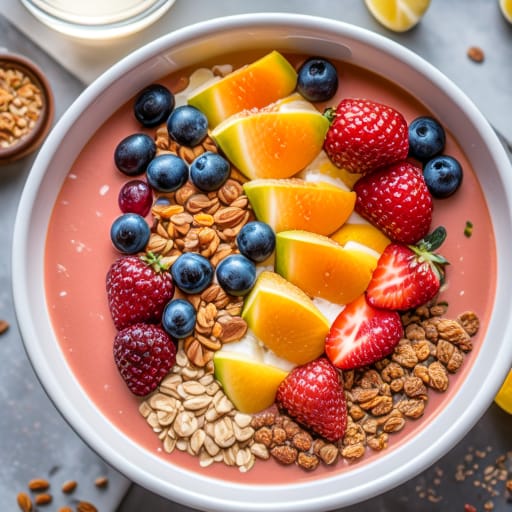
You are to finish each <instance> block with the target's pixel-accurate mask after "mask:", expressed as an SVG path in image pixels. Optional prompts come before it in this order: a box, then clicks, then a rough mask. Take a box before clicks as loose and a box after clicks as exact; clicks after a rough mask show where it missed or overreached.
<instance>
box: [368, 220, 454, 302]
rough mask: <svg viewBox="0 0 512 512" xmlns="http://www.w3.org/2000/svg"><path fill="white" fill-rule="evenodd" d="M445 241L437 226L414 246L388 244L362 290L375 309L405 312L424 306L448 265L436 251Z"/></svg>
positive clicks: (432, 295) (444, 236) (438, 286)
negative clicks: (365, 287) (364, 288)
mask: <svg viewBox="0 0 512 512" xmlns="http://www.w3.org/2000/svg"><path fill="white" fill-rule="evenodd" d="M445 238H446V230H445V229H444V228H443V227H439V228H437V229H436V230H434V231H433V232H432V233H431V234H430V235H429V236H427V237H426V238H425V239H423V240H421V241H420V242H419V243H418V245H416V246H406V245H402V244H394V243H391V244H389V245H388V246H387V247H386V248H385V249H384V251H383V253H382V254H381V256H380V258H379V261H378V262H377V267H376V268H375V270H374V272H373V274H372V278H371V280H370V284H369V285H368V288H367V290H366V294H367V298H368V302H369V303H370V304H372V305H373V306H375V307H379V308H387V309H396V310H406V309H411V308H415V307H417V306H420V305H421V304H425V303H426V302H428V301H429V300H431V299H432V298H433V297H434V296H435V295H436V294H437V293H438V291H439V288H440V287H441V282H442V281H443V280H444V267H445V265H446V264H447V263H448V262H447V261H446V259H445V258H444V257H443V256H441V255H440V254H436V253H434V252H433V251H434V250H435V249H437V248H438V247H439V246H440V245H441V244H442V243H443V241H444V239H445Z"/></svg>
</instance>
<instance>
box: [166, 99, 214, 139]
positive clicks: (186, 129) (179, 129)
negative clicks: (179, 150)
mask: <svg viewBox="0 0 512 512" xmlns="http://www.w3.org/2000/svg"><path fill="white" fill-rule="evenodd" d="M167 131H168V132H169V136H170V137H171V138H172V139H174V140H175V141H176V142H177V143H178V144H182V145H183V146H188V147H193V146H197V144H199V143H200V142H201V141H202V140H203V139H204V138H205V137H206V135H207V133H208V119H207V118H206V116H205V115H204V114H203V113H202V112H201V111H200V110H198V109H197V108H195V107H192V106H190V105H183V106H181V107H178V108H176V109H174V110H173V112H172V113H171V115H170V116H169V118H168V119H167Z"/></svg>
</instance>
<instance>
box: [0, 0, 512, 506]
mask: <svg viewBox="0 0 512 512" xmlns="http://www.w3.org/2000/svg"><path fill="white" fill-rule="evenodd" d="M256 11H281V12H300V13H306V14H312V15H319V16H327V17H331V18H334V19H339V20H343V21H347V22H350V23H354V24H356V25H359V26H363V27H365V28H368V29H370V30H374V31H376V32H378V33H381V34H383V35H385V36H387V37H390V38H391V39H394V40H395V41H398V42H399V43H401V44H404V45H405V46H407V47H409V48H411V49H412V50H414V51H416V52H417V53H418V54H419V55H421V56H423V57H424V58H425V59H427V60H428V61H430V62H431V63H433V64H434V65H436V66H437V67H438V68H439V69H441V71H443V72H444V73H445V74H446V75H447V76H448V77H449V78H451V79H452V80H453V81H454V82H455V83H456V84H457V85H459V87H461V89H462V90H463V91H464V92H465V93H466V94H468V95H469V96H470V97H471V98H472V99H473V101H474V102H475V103H476V104H477V106H478V107H479V108H480V109H481V110H482V111H483V113H484V114H485V115H486V116H487V117H488V118H489V119H490V121H491V122H492V124H493V125H494V126H495V127H496V128H498V129H499V131H500V132H502V133H503V134H504V135H505V137H506V138H507V139H508V140H509V141H510V140H512V123H511V122H510V113H511V112H512V94H511V89H510V84H511V83H512V66H511V65H510V63H511V62H512V26H510V25H508V24H507V23H506V22H505V20H504V19H503V18H502V16H501V14H500V12H499V9H498V3H497V0H496V1H494V0H443V1H441V0H433V2H432V5H431V7H430V9H429V11H428V12H427V14H426V16H425V17H424V19H423V20H422V22H421V23H420V25H419V26H418V27H416V28H415V29H414V30H412V31H411V32H408V33H405V34H393V33H391V32H388V31H386V29H384V28H383V27H381V26H380V25H378V24H377V23H376V22H375V21H374V20H373V18H371V16H370V15H369V14H368V12H367V10H366V8H365V7H364V5H363V2H362V0H343V1H340V2H333V1H332V0H316V1H315V2H306V1H302V0H281V1H280V2H275V0H259V1H258V2H249V1H245V0H243V1H240V0H216V1H215V2H211V1H209V0H177V1H176V3H175V5H174V6H173V7H172V8H171V9H170V11H169V12H168V13H167V14H166V15H165V16H164V17H163V18H162V19H161V20H160V21H158V22H157V23H156V24H155V25H153V26H152V27H150V28H148V29H146V30H145V31H143V32H141V33H139V34H137V35H135V36H133V37H129V38H123V39H121V40H117V41H112V42H108V43H106V42H103V43H101V44H100V43H94V44H91V43H84V42H80V41H76V40H72V39H69V38H67V37H65V36H61V35H59V34H57V33H55V32H52V31H51V30H49V29H47V28H46V27H45V26H44V25H42V24H41V23H39V22H38V21H37V20H35V19H34V18H32V17H31V16H30V15H29V14H28V13H27V12H26V11H25V10H24V8H23V6H22V5H21V4H20V3H19V2H18V0H0V13H2V15H3V16H4V17H2V15H0V47H6V48H8V49H9V50H11V51H16V52H17V53H21V54H23V55H25V56H27V57H29V58H32V59H33V60H35V61H36V62H37V63H38V64H39V65H40V66H41V67H43V69H44V70H45V71H46V72H47V74H48V76H49V78H50V81H51V84H52V87H53V89H54V92H55V97H56V100H57V105H56V118H57V119H58V117H59V116H60V115H61V114H62V113H63V112H64V111H65V109H66V108H67V106H68V105H69V104H70V103H71V102H72V101H73V100H74V99H75V98H76V97H77V96H78V95H79V94H80V92H81V91H82V90H83V88H84V87H85V86H86V85H87V84H88V83H90V82H91V81H92V80H94V78H95V77H96V76H98V75H99V74H101V73H102V71H103V70H104V69H106V68H107V67H108V66H109V65H111V64H112V63H113V62H116V61H117V60H119V59H120V58H122V57H123V56H124V55H126V54H127V53H128V52H129V51H131V50H133V49H135V48H137V47H139V46H141V45H142V44H144V43H146V42H148V41H150V40H152V39H154V38H156V37H158V36H159V35H162V34H164V33H166V32H168V31H170V30H174V29H176V28H179V27H182V26H186V25H187V24H190V23H192V22H195V21H201V20H205V19H208V18H210V17H213V16H220V15H229V14H236V13H243V12H256ZM473 45H476V46H480V47H481V48H482V49H483V50H484V52H485V56H486V58H485V60H484V62H483V63H481V64H477V63H475V62H472V61H471V60H469V59H468V58H467V56H466V51H467V49H468V48H469V46H473ZM99 47H101V51H98V48H99ZM33 158H34V157H33V156H30V157H27V158H25V159H23V160H21V161H19V162H17V163H15V164H11V165H7V166H5V165H4V166H2V167H0V212H1V215H0V319H5V320H7V321H8V322H9V323H10V329H9V330H8V331H7V332H6V333H5V334H3V335H2V336H0V358H1V360H2V362H3V365H2V370H0V407H1V409H0V410H1V411H2V412H1V413H0V454H1V460H3V461H7V462H8V463H7V464H2V465H1V466H0V510H2V511H3V510H5V511H10V510H15V509H16V506H15V499H16V494H17V492H19V491H20V490H24V489H25V488H26V483H27V482H28V480H29V479H30V478H33V477H36V476H45V477H49V478H50V479H51V481H52V485H53V487H52V488H53V489H54V491H55V492H54V495H55V501H54V503H53V504H52V505H51V507H47V508H45V510H47V511H50V510H51V511H53V510H57V509H58V506H59V505H61V504H64V502H65V501H66V500H68V501H69V500H70V499H71V500H74V499H79V498H80V499H88V500H90V501H92V502H94V503H95V504H96V505H97V506H98V508H99V510H101V512H113V511H116V510H117V512H135V511H140V510H150V511H152V512H163V511H177V512H184V511H191V509H189V508H187V507H185V506H183V505H179V504H176V503H171V502H169V501H167V500H164V499H162V498H160V497H158V496H155V495H154V494H152V493H150V492H148V491H146V490H145V489H143V488H142V487H140V486H138V485H131V486H130V483H129V482H127V481H126V480H125V479H124V478H123V477H122V475H120V474H119V473H118V472H116V471H115V470H114V469H112V468H110V467H108V465H107V464H105V462H104V461H102V460H101V459H100V458H99V457H98V456H97V455H95V454H94V453H93V452H92V451H91V450H90V449H89V448H88V447H87V446H85V445H84V443H83V442H82V441H81V440H80V439H79V438H78V437H77V436H76V435H75V434H74V432H73V431H72V429H71V428H70V427H69V426H68V425H67V424H66V423H65V422H64V420H62V418H61V417H60V415H59V413H58V412H57V411H56V410H55V408H54V406H53V405H52V403H51V402H50V401H49V400H48V398H47V397H46V395H45V394H44V392H43V391H42V389H41V386H40V385H39V383H38V381H37V379H36V377H35V375H34V373H33V371H32V369H31V366H30V364H29V362H28V360H27V358H26V355H25V352H24V350H23V347H22V342H21V339H20V336H19V332H18V329H17V327H16V319H15V314H14V311H13V306H12V296H11V285H10V279H11V277H10V265H11V263H10V262H11V253H10V244H11V239H12V226H13V222H14V217H15V213H16V208H17V203H18V200H19V196H20V194H21V190H22V187H23V184H24V180H25V178H26V176H27V175H28V173H29V172H30V166H31V163H32V161H33ZM14 257H15V256H14ZM511 428H512V416H509V415H507V414H505V413H504V412H503V411H501V410H500V409H499V408H498V407H497V406H495V405H494V404H493V405H491V406H490V408H489V410H488V411H487V413H486V414H485V415H484V416H483V418H482V419H481V421H479V423H478V424H477V425H476V426H475V427H474V428H473V429H472V430H471V431H470V432H468V434H467V436H466V437H465V438H464V439H463V440H462V441H461V442H460V444H459V445H458V446H456V447H455V448H454V449H453V450H452V451H451V452H450V453H448V454H446V455H445V456H444V457H443V458H442V459H441V460H440V461H439V462H438V463H436V464H434V465H433V466H432V467H431V468H429V469H428V470H426V471H425V472H424V473H422V474H421V475H419V476H417V477H415V478H413V479H412V480H411V481H410V482H407V483H405V484H403V485H402V486H400V487H398V488H396V489H394V490H392V491H389V492H387V493H385V494H383V495H382V496H379V497H376V498H373V499H371V500H369V501H367V502H365V503H362V504H360V505H357V506H353V507H349V508H347V509H345V510H348V511H349V512H356V510H357V511H362V512H366V511H368V512H369V511H374V510H378V511H383V512H386V511H394V512H401V511H410V510H415V511H419V512H422V511H434V510H450V511H451V510H453V511H456V510H461V511H462V510H464V504H466V503H471V504H473V505H474V506H475V507H476V508H477V509H478V510H483V506H484V504H485V502H486V501H488V500H490V499H492V501H493V504H494V510H495V511H498V512H509V511H510V507H511V505H510V502H507V498H506V496H505V495H504V492H503V485H502V484H501V487H499V486H497V488H499V490H500V495H499V496H491V494H490V493H489V491H488V490H487V489H485V488H483V487H482V486H481V485H477V484H476V483H475V482H477V481H478V482H480V481H483V479H484V471H485V468H486V467H488V466H490V465H491V466H492V465H493V464H494V462H495V460H496V458H497V457H499V456H500V455H502V454H506V453H507V452H510V451H511V450H512V440H511V437H510V432H511V431H512V430H511ZM511 457H512V456H511ZM511 457H509V459H508V464H509V465H510V464H512V458H511ZM470 459H471V460H470ZM460 464H465V470H467V471H473V473H474V474H473V475H468V476H467V478H466V479H465V480H464V482H461V481H459V480H458V479H457V478H456V477H455V475H456V473H457V471H458V465H460ZM100 474H107V475H108V477H109V480H110V482H109V485H108V487H107V488H105V489H98V488H96V487H95V486H94V479H95V478H96V477H97V476H99V475H100ZM67 479H75V480H77V481H78V483H79V487H78V489H77V491H76V493H75V494H74V495H73V496H72V497H71V498H66V497H64V496H63V495H62V493H60V491H59V489H60V485H61V483H62V482H63V481H64V480H67ZM71 503H72V501H71Z"/></svg>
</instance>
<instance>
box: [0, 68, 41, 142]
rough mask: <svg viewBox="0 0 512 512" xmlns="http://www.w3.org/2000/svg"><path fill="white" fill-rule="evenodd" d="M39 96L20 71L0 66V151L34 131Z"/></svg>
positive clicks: (39, 90)
mask: <svg viewBox="0 0 512 512" xmlns="http://www.w3.org/2000/svg"><path fill="white" fill-rule="evenodd" d="M42 110H43V94H42V92H41V89H40V88H39V86H38V85H37V84H35V83H34V82H33V81H32V80H31V78H30V77H29V76H28V75H26V74H25V73H23V72H22V71H21V70H20V69H15V68H10V67H2V66H1V65H0V148H8V147H10V146H13V145H15V144H17V143H18V142H20V141H21V140H22V139H23V138H24V137H26V136H27V135H28V134H29V133H30V132H31V131H32V130H33V128H34V127H35V125H36V122H37V120H38V119H39V117H40V116H41V113H42Z"/></svg>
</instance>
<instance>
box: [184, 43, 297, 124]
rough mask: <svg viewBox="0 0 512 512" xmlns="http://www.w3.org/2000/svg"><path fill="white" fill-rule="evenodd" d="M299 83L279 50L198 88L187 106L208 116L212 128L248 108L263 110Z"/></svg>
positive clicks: (291, 90) (290, 91) (295, 74)
mask: <svg viewBox="0 0 512 512" xmlns="http://www.w3.org/2000/svg"><path fill="white" fill-rule="evenodd" d="M296 82H297V73H296V71H295V69H294V68H293V66H292V65H291V64H290V63H289V62H288V61H287V60H286V59H285V58H284V57H283V56H282V55H281V54H280V53H279V52H277V51H272V52H270V53H269V54H267V55H265V56H264V57H262V58H261V59H259V60H257V61H255V62H253V63H251V64H249V65H247V66H244V67H242V68H240V69H237V70H235V71H233V72H232V73H229V74H228V75H226V76H225V77H223V78H221V79H220V80H215V81H212V82H209V83H207V84H205V85H204V86H202V87H199V88H198V89H197V90H195V91H194V92H193V93H192V94H191V95H190V96H189V98H188V103H189V104H190V105H192V106H194V107H196V108H198V109H199V110H201V111H202V112H204V114H205V115H206V117H207V118H208V122H209V123H210V127H211V128H213V127H215V126H217V125H218V124H219V123H220V122H221V121H223V120H224V119H227V118H228V117H229V116H231V115H233V114H236V113H237V112H240V111H242V110H246V109H254V108H256V109H260V108H262V107H265V106H267V105H269V104H270V103H274V102H275V101H277V100H278V99H280V98H283V97H284V96H288V95H289V94H291V93H292V92H293V91H294V89H295V85H296Z"/></svg>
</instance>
